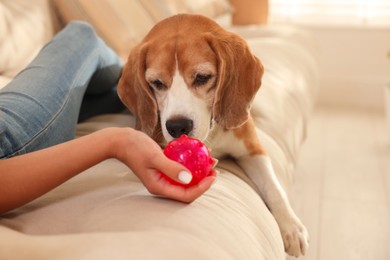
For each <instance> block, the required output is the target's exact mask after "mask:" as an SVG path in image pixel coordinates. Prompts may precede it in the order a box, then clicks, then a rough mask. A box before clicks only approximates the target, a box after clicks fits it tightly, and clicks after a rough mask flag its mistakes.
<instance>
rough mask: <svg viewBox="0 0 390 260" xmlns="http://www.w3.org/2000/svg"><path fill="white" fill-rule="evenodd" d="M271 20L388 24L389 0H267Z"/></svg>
mask: <svg viewBox="0 0 390 260" xmlns="http://www.w3.org/2000/svg"><path fill="white" fill-rule="evenodd" d="M269 1H270V19H271V22H273V23H286V22H289V23H297V24H306V25H316V24H322V25H323V24H327V25H332V24H333V25H367V26H390V0H269Z"/></svg>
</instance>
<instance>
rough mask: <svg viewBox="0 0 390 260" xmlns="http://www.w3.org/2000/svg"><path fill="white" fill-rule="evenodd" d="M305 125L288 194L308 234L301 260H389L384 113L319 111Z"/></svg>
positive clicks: (388, 152)
mask: <svg viewBox="0 0 390 260" xmlns="http://www.w3.org/2000/svg"><path fill="white" fill-rule="evenodd" d="M309 122H310V123H309V129H308V137H307V139H306V141H305V143H304V145H303V149H302V152H301V154H300V159H299V164H298V168H297V172H296V179H295V184H294V189H293V191H292V194H291V200H292V205H293V207H294V209H295V211H296V213H297V215H298V216H299V217H300V218H301V219H302V221H303V222H304V223H305V225H306V227H307V228H308V230H309V233H310V248H309V251H308V253H307V254H306V256H305V257H302V258H300V259H309V260H358V259H362V260H371V259H372V260H389V259H390V210H389V209H390V144H389V137H390V131H388V130H389V129H386V125H385V120H384V115H383V113H380V112H367V111H362V110H360V111H359V110H356V109H346V108H343V109H341V108H326V107H318V108H316V109H315V111H314V113H313V114H312V116H311V119H310V121H309ZM291 259H293V258H291Z"/></svg>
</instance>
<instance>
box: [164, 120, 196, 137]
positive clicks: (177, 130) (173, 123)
mask: <svg viewBox="0 0 390 260" xmlns="http://www.w3.org/2000/svg"><path fill="white" fill-rule="evenodd" d="M165 126H166V128H167V130H168V133H169V134H170V135H171V136H172V137H174V138H178V137H180V136H181V135H182V134H186V135H188V134H189V133H190V132H191V131H192V129H193V128H194V122H193V121H192V120H189V119H173V120H168V121H167V122H166V123H165Z"/></svg>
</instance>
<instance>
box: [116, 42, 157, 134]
mask: <svg viewBox="0 0 390 260" xmlns="http://www.w3.org/2000/svg"><path fill="white" fill-rule="evenodd" d="M147 49H148V47H147V44H146V43H141V44H139V45H137V46H135V47H134V48H133V49H132V50H131V53H130V56H129V59H128V61H127V64H126V65H125V67H124V69H123V72H122V76H121V78H120V80H119V83H118V95H119V97H120V98H121V100H122V102H123V103H124V104H125V105H126V106H127V107H128V108H129V109H130V111H131V112H133V113H134V115H135V116H136V122H137V123H136V129H138V130H141V131H143V132H145V133H146V134H148V135H149V136H152V135H153V134H154V132H155V128H156V127H157V125H158V108H157V102H156V100H155V97H154V95H153V93H152V90H151V89H150V88H149V86H148V83H147V82H146V80H145V70H146V53H147Z"/></svg>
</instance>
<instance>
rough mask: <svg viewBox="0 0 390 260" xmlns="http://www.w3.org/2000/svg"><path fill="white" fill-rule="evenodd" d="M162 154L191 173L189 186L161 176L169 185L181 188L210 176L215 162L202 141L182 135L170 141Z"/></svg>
mask: <svg viewBox="0 0 390 260" xmlns="http://www.w3.org/2000/svg"><path fill="white" fill-rule="evenodd" d="M164 154H165V156H166V157H168V158H169V159H171V160H174V161H176V162H179V163H181V164H182V165H184V166H185V167H186V168H187V169H188V170H190V171H191V173H192V180H191V182H190V183H189V184H182V183H179V182H176V181H174V180H172V179H171V178H169V177H168V176H166V175H165V174H163V173H162V174H161V175H162V176H163V177H164V178H165V179H166V180H168V181H169V182H170V183H172V184H175V185H180V186H183V187H190V186H193V185H196V184H198V183H199V182H200V181H201V180H202V179H203V178H205V177H207V176H210V175H212V172H213V166H214V164H215V162H216V161H215V160H214V159H213V158H212V157H211V154H210V151H209V149H208V148H207V147H206V145H204V144H203V143H202V141H200V140H198V139H195V138H191V137H188V136H187V135H184V134H183V135H181V136H180V137H179V138H177V139H174V140H172V141H170V142H169V143H168V144H167V146H166V147H165V149H164Z"/></svg>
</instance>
